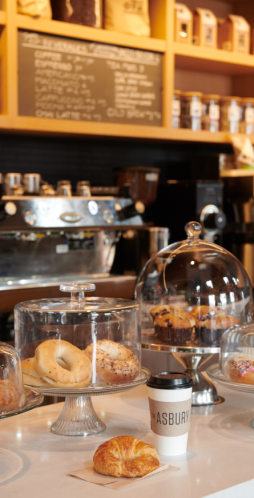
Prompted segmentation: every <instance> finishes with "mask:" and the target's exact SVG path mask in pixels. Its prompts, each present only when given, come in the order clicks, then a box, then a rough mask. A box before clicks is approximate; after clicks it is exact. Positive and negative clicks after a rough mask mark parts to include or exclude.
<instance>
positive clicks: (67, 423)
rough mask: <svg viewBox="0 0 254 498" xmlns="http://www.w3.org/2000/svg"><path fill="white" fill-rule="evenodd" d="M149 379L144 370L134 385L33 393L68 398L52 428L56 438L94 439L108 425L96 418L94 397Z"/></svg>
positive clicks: (146, 371)
mask: <svg viewBox="0 0 254 498" xmlns="http://www.w3.org/2000/svg"><path fill="white" fill-rule="evenodd" d="M149 376H150V372H149V370H147V369H146V368H142V369H141V371H140V374H139V376H138V377H137V378H136V379H135V380H134V381H133V382H128V383H126V384H114V385H107V384H106V385H101V386H100V385H96V386H93V385H89V386H87V387H81V388H77V389H73V388H70V389H66V388H64V389H63V388H54V387H36V388H35V387H33V389H36V390H37V391H39V392H40V393H41V394H44V395H45V396H64V397H65V403H64V406H63V409H62V412H61V413H60V415H59V417H58V419H57V420H56V421H55V422H54V424H53V425H52V427H51V431H52V432H54V434H59V435H61V436H93V435H95V434H100V433H101V432H103V431H105V429H106V425H105V424H104V423H103V422H102V421H101V420H100V419H99V417H98V415H97V414H96V412H95V410H94V407H93V404H92V399H91V397H92V396H101V395H105V394H114V393H120V392H124V391H128V390H129V389H134V388H135V387H138V386H140V385H141V384H145V382H146V381H147V380H148V379H149ZM29 387H30V386H29Z"/></svg>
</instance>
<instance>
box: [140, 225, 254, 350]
mask: <svg viewBox="0 0 254 498" xmlns="http://www.w3.org/2000/svg"><path fill="white" fill-rule="evenodd" d="M185 229H186V233H187V239H186V240H183V241H181V242H177V243H174V244H171V245H169V246H168V247H166V248H165V249H163V250H162V251H160V252H159V253H157V254H156V255H155V256H153V257H152V258H151V259H150V260H149V261H148V262H147V264H146V266H145V267H144V269H143V270H142V272H141V274H140V277H139V279H138V282H137V286H136V291H135V293H136V299H137V301H138V302H139V304H140V306H141V331H142V332H141V333H142V343H143V344H144V343H150V344H151V343H153V344H157V345H158V344H168V345H171V346H193V347H195V346H198V347H199V346H200V347H203V346H210V347H211V346H217V347H218V346H220V342H221V338H222V335H223V333H224V332H225V331H226V330H227V329H229V328H230V327H232V326H237V325H239V324H243V323H244V322H246V319H247V314H248V310H249V307H250V305H251V303H252V301H253V297H252V286H251V282H250V280H249V277H248V275H247V273H246V271H245V269H244V267H243V266H242V264H241V263H240V261H238V259H237V258H235V256H233V255H232V254H231V253H230V252H228V251H226V250H225V249H224V248H222V247H220V246H218V245H216V244H213V243H211V242H207V241H204V240H201V239H200V238H199V237H200V235H201V232H202V227H201V225H200V224H199V223H197V222H190V223H188V224H187V225H186V227H185Z"/></svg>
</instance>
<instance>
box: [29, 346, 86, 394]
mask: <svg viewBox="0 0 254 498" xmlns="http://www.w3.org/2000/svg"><path fill="white" fill-rule="evenodd" d="M61 365H65V367H64V368H63V366H61ZM34 366H35V369H36V371H37V372H38V374H39V376H40V377H42V379H43V380H44V381H45V382H47V383H48V384H50V385H51V386H53V387H68V388H72V387H84V386H87V385H88V384H89V382H90V380H91V376H92V366H91V362H90V360H89V359H88V358H87V357H86V356H85V355H84V354H83V353H82V351H81V350H80V349H78V348H77V347H76V346H73V344H71V343H70V342H67V341H62V340H57V339H53V340H49V341H45V342H42V343H41V344H40V345H39V346H38V347H37V348H36V350H35V360H34Z"/></svg>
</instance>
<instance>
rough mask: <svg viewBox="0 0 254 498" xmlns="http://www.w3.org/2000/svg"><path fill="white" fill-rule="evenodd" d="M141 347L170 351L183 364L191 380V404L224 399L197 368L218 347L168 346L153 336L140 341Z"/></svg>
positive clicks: (214, 352) (208, 402)
mask: <svg viewBox="0 0 254 498" xmlns="http://www.w3.org/2000/svg"><path fill="white" fill-rule="evenodd" d="M142 349H147V350H150V351H160V352H168V353H171V354H172V356H173V357H174V358H175V359H176V360H177V361H178V362H179V363H181V365H183V367H184V368H185V373H187V374H188V375H189V376H190V377H191V379H192V380H193V387H192V406H204V405H215V404H219V403H222V402H223V401H224V400H223V398H220V397H219V396H218V394H217V391H216V389H215V387H214V385H213V384H212V383H211V382H209V381H207V380H206V379H205V378H204V377H203V375H202V374H201V372H200V371H199V370H198V369H199V368H200V367H201V366H202V365H203V364H204V363H205V362H206V361H208V360H209V359H210V358H212V356H213V355H214V354H216V353H219V352H220V348H219V347H209V346H203V347H199V346H196V347H192V346H170V345H167V344H163V343H161V342H160V341H159V340H158V339H156V338H153V342H142Z"/></svg>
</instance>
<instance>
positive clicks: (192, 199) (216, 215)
mask: <svg viewBox="0 0 254 498" xmlns="http://www.w3.org/2000/svg"><path fill="white" fill-rule="evenodd" d="M154 216H155V219H154V222H155V224H160V225H163V226H170V233H171V237H170V239H171V242H177V241H179V240H183V239H185V238H186V233H185V231H184V226H185V225H186V223H188V221H189V220H195V221H198V222H200V224H201V225H202V229H203V232H202V238H203V239H204V240H207V241H209V242H216V243H219V244H220V243H221V236H222V231H223V229H224V227H225V226H226V222H227V219H226V216H225V213H224V211H223V183H222V182H221V181H220V180H217V181H216V180H186V181H185V180H167V183H166V184H163V185H160V187H159V192H158V197H157V201H156V202H155V205H154Z"/></svg>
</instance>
